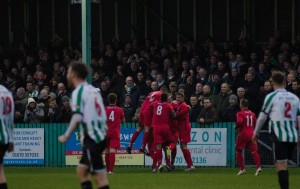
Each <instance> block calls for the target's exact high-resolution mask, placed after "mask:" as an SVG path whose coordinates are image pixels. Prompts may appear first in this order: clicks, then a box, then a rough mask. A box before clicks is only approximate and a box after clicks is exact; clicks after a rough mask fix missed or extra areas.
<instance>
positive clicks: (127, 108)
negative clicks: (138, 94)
mask: <svg viewBox="0 0 300 189" xmlns="http://www.w3.org/2000/svg"><path fill="white" fill-rule="evenodd" d="M122 109H123V111H124V115H125V120H126V122H132V118H133V116H134V113H135V107H134V106H133V105H132V102H131V96H130V95H129V94H126V95H125V102H124V104H123V105H122Z"/></svg>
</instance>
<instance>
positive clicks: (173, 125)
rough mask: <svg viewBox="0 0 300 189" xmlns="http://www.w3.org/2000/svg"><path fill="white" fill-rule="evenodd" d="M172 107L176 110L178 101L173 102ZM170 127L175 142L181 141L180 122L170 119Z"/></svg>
mask: <svg viewBox="0 0 300 189" xmlns="http://www.w3.org/2000/svg"><path fill="white" fill-rule="evenodd" d="M172 107H173V110H174V111H175V112H176V111H177V108H178V103H177V102H176V101H173V102H172ZM170 129H171V132H172V134H173V137H174V141H176V142H175V143H177V142H179V129H178V124H177V120H176V119H171V120H170Z"/></svg>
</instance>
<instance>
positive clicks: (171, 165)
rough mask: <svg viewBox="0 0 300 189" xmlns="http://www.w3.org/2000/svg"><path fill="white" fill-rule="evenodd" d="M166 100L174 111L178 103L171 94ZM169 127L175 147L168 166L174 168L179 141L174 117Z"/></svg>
mask: <svg viewBox="0 0 300 189" xmlns="http://www.w3.org/2000/svg"><path fill="white" fill-rule="evenodd" d="M168 102H169V103H170V104H172V107H173V110H174V111H175V112H176V111H177V108H178V103H177V101H176V100H174V101H173V99H172V95H171V94H169V95H168ZM170 129H171V133H172V134H173V139H174V145H175V148H174V149H173V150H172V151H171V163H170V168H171V169H175V166H174V163H175V158H176V154H177V148H176V144H177V143H179V129H178V124H177V120H176V119H171V120H170ZM166 161H167V160H166Z"/></svg>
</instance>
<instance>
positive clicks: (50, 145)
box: [15, 122, 235, 167]
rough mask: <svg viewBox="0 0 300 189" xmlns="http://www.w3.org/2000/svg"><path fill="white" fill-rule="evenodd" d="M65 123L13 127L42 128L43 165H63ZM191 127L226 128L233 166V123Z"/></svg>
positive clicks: (17, 126) (124, 125)
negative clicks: (60, 137)
mask: <svg viewBox="0 0 300 189" xmlns="http://www.w3.org/2000/svg"><path fill="white" fill-rule="evenodd" d="M67 126H68V124H66V123H55V124H47V123H45V124H16V125H15V128H44V132H45V166H46V167H65V166H66V159H65V144H61V143H59V142H58V136H59V135H61V134H63V133H64V132H65V130H66V128H67ZM136 127H137V123H124V124H122V128H136ZM192 128H227V167H235V148H234V146H235V130H234V123H225V122H224V123H223V122H218V123H214V124H207V125H199V124H198V123H192Z"/></svg>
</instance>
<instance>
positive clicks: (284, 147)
mask: <svg viewBox="0 0 300 189" xmlns="http://www.w3.org/2000/svg"><path fill="white" fill-rule="evenodd" d="M296 145H297V143H291V142H273V149H274V155H275V162H283V161H287V160H290V159H292V155H293V151H294V150H295V147H296Z"/></svg>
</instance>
